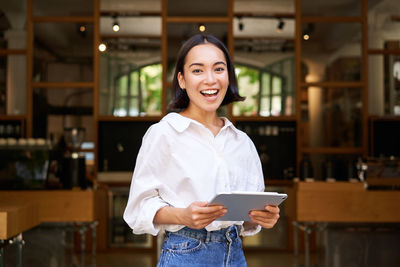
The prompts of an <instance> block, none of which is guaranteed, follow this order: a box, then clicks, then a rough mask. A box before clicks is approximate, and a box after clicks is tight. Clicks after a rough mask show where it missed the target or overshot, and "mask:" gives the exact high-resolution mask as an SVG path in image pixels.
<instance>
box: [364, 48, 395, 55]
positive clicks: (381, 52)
mask: <svg viewBox="0 0 400 267" xmlns="http://www.w3.org/2000/svg"><path fill="white" fill-rule="evenodd" d="M368 54H370V55H400V49H368Z"/></svg>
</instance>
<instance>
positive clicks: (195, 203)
mask: <svg viewBox="0 0 400 267" xmlns="http://www.w3.org/2000/svg"><path fill="white" fill-rule="evenodd" d="M192 205H194V206H198V207H207V205H208V202H207V201H196V202H193V203H192Z"/></svg>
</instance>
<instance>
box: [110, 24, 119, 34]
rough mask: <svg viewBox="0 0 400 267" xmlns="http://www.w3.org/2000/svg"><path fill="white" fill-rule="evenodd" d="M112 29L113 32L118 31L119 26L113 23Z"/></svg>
mask: <svg viewBox="0 0 400 267" xmlns="http://www.w3.org/2000/svg"><path fill="white" fill-rule="evenodd" d="M112 29H113V31H115V32H117V31H119V24H118V22H117V21H116V22H114V24H113V27H112Z"/></svg>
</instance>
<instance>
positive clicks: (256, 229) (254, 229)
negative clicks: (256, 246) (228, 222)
mask: <svg viewBox="0 0 400 267" xmlns="http://www.w3.org/2000/svg"><path fill="white" fill-rule="evenodd" d="M261 228H262V227H261V226H260V225H257V226H256V227H251V228H248V227H245V226H244V225H242V227H241V229H240V235H241V236H252V235H255V234H258V233H259V232H260V231H261Z"/></svg>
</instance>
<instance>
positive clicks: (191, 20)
mask: <svg viewBox="0 0 400 267" xmlns="http://www.w3.org/2000/svg"><path fill="white" fill-rule="evenodd" d="M165 20H166V22H167V23H229V22H230V19H229V17H184V16H182V17H180V16H170V17H167V18H165Z"/></svg>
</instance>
